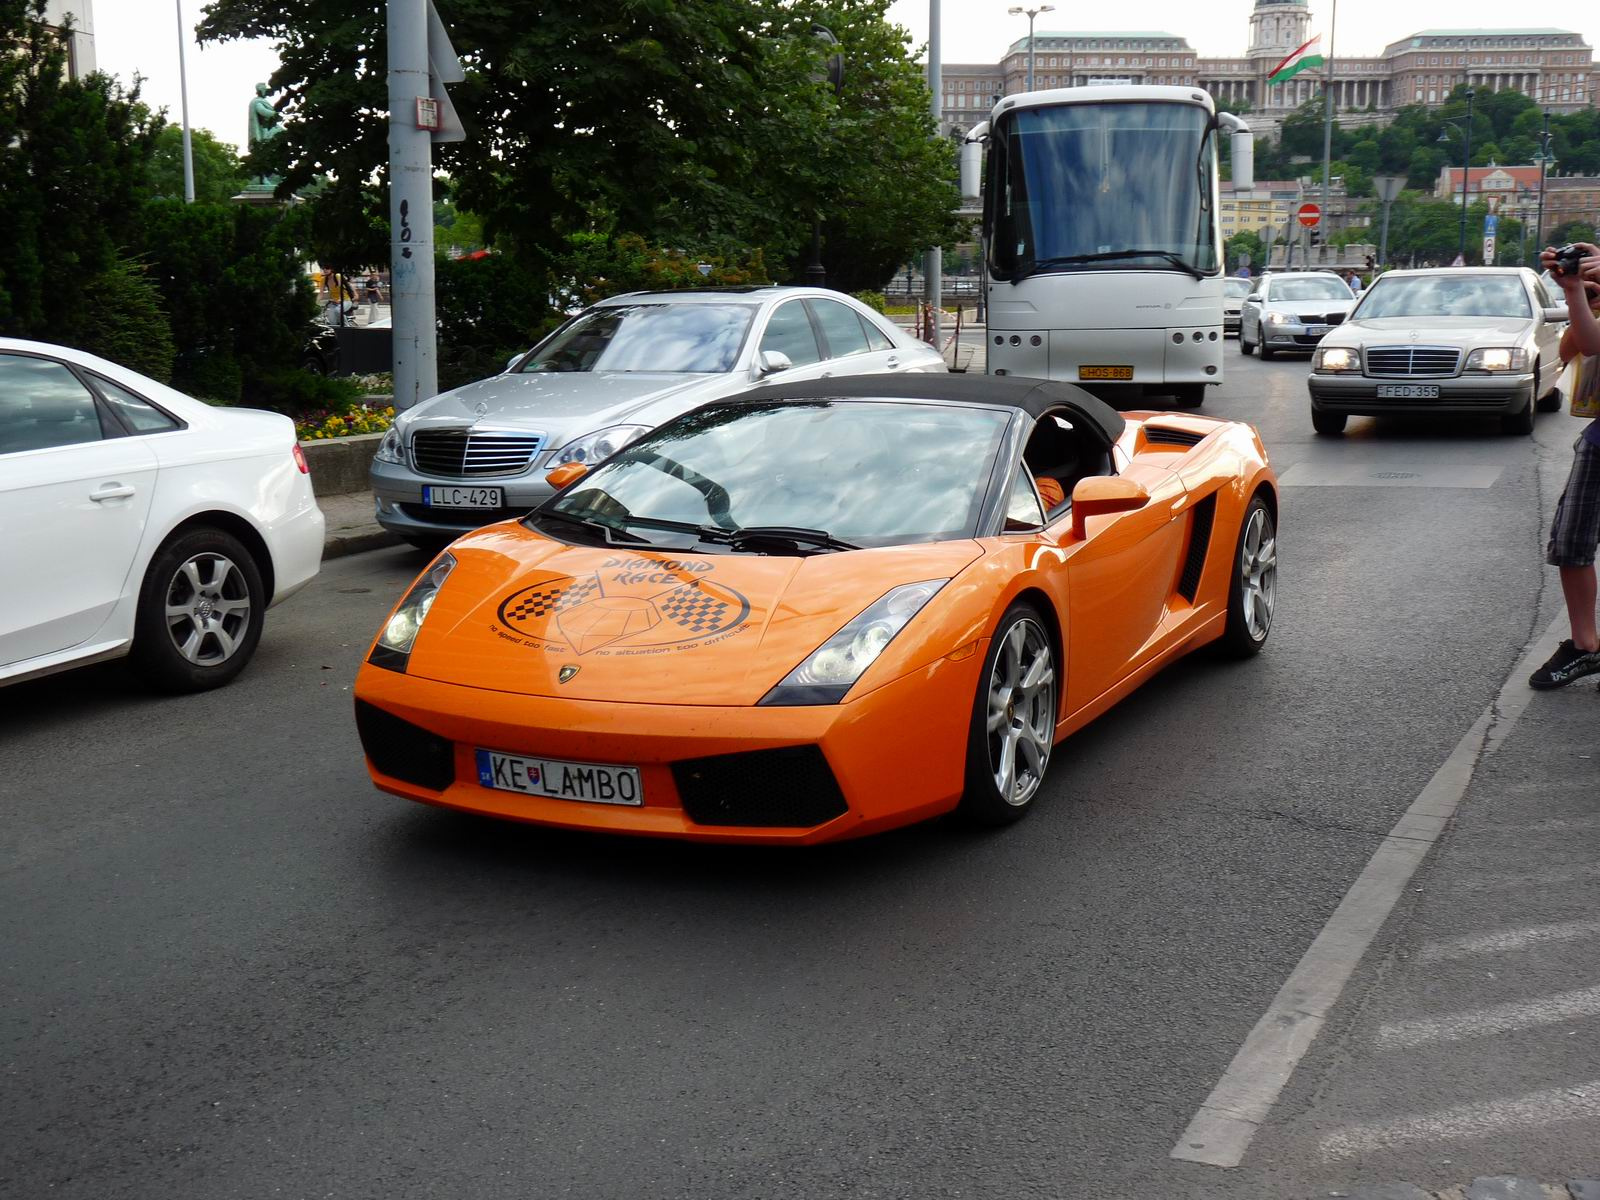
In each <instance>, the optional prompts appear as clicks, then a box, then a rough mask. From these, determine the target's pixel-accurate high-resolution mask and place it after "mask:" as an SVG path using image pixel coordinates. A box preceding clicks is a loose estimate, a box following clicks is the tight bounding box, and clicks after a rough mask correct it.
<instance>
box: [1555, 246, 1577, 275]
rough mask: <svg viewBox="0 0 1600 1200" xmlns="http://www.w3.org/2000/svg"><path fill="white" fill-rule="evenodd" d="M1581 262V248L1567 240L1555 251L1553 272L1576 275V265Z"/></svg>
mask: <svg viewBox="0 0 1600 1200" xmlns="http://www.w3.org/2000/svg"><path fill="white" fill-rule="evenodd" d="M1582 262H1583V250H1582V248H1581V247H1578V246H1574V245H1573V244H1572V243H1571V242H1568V243H1567V244H1566V245H1565V246H1563V247H1561V249H1559V250H1557V251H1556V261H1555V267H1554V269H1555V273H1556V274H1557V275H1576V274H1577V273H1578V265H1579V264H1580V263H1582Z"/></svg>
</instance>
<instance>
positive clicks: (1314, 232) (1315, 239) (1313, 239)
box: [1307, 225, 1322, 246]
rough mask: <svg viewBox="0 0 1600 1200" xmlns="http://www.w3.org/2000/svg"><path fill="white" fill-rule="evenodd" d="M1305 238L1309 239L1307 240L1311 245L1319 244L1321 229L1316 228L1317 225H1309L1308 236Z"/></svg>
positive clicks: (1320, 243) (1320, 241)
mask: <svg viewBox="0 0 1600 1200" xmlns="http://www.w3.org/2000/svg"><path fill="white" fill-rule="evenodd" d="M1307 240H1308V241H1309V242H1310V243H1311V245H1313V246H1320V245H1322V230H1321V229H1319V228H1317V227H1316V226H1315V225H1313V226H1312V227H1311V232H1310V235H1309V237H1308V239H1307Z"/></svg>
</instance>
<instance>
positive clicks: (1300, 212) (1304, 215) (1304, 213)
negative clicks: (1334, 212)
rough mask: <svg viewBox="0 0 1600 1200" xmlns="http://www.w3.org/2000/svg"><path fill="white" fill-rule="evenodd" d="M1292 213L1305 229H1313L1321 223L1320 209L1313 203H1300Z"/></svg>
mask: <svg viewBox="0 0 1600 1200" xmlns="http://www.w3.org/2000/svg"><path fill="white" fill-rule="evenodd" d="M1294 215H1295V217H1296V219H1297V220H1299V222H1300V224H1302V225H1304V226H1305V227H1306V228H1307V229H1315V228H1316V227H1317V226H1318V225H1319V224H1321V223H1322V209H1321V208H1319V207H1318V206H1317V205H1315V204H1302V205H1301V206H1300V207H1299V209H1297V210H1296V211H1295V214H1294Z"/></svg>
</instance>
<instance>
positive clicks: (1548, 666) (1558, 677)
mask: <svg viewBox="0 0 1600 1200" xmlns="http://www.w3.org/2000/svg"><path fill="white" fill-rule="evenodd" d="M1597 671H1600V650H1579V649H1578V648H1577V647H1576V646H1574V645H1573V644H1572V639H1571V638H1568V639H1567V640H1566V641H1564V642H1562V643H1561V645H1559V646H1557V647H1556V652H1555V653H1554V654H1552V655H1551V656H1550V661H1549V662H1547V663H1545V664H1544V666H1542V667H1540V668H1539V669H1538V670H1537V671H1535V672H1534V673H1533V674H1532V675H1529V676H1528V686H1529V687H1531V688H1539V689H1541V690H1547V689H1549V688H1558V687H1566V686H1567V684H1569V683H1571V682H1572V681H1573V680H1575V679H1582V678H1583V677H1584V676H1585V675H1593V674H1595V673H1596V672H1597Z"/></svg>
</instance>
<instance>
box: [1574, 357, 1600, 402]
mask: <svg viewBox="0 0 1600 1200" xmlns="http://www.w3.org/2000/svg"><path fill="white" fill-rule="evenodd" d="M1569 370H1570V371H1571V372H1572V390H1571V391H1569V392H1567V396H1568V403H1569V410H1568V411H1570V412H1571V413H1572V415H1573V416H1575V417H1600V356H1597V355H1593V354H1587V355H1584V356H1582V357H1581V358H1575V359H1573V360H1572V366H1571V367H1570V368H1569Z"/></svg>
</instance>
